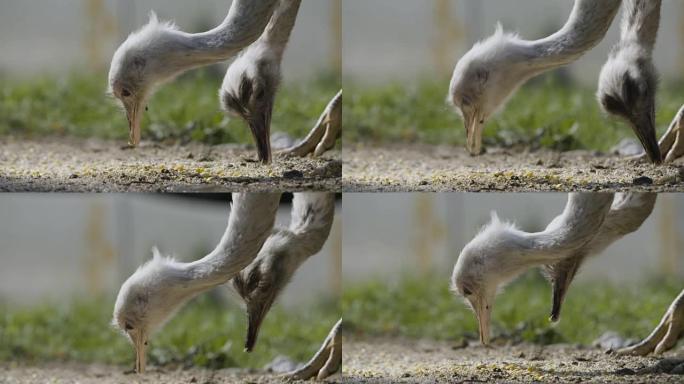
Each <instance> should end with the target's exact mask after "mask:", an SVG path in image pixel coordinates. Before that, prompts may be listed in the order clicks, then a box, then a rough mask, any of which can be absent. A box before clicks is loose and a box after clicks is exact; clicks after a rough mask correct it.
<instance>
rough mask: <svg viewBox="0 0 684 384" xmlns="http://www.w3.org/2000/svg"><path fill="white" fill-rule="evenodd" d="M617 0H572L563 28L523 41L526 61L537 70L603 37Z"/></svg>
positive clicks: (566, 60) (555, 64)
mask: <svg viewBox="0 0 684 384" xmlns="http://www.w3.org/2000/svg"><path fill="white" fill-rule="evenodd" d="M621 2H622V1H621V0H600V1H596V0H575V5H574V7H573V9H572V12H571V14H570V18H569V19H568V21H567V22H566V23H565V25H564V26H563V28H561V29H560V30H559V31H558V32H556V33H554V34H553V35H551V36H548V37H546V38H543V39H540V40H535V41H529V42H525V43H526V44H525V45H526V48H527V49H528V50H530V51H531V55H532V60H531V61H530V62H529V64H530V65H532V67H533V68H534V69H536V70H537V71H540V72H541V71H545V70H548V69H552V68H556V67H560V66H563V65H566V64H569V63H571V62H573V61H575V60H577V59H578V58H579V57H580V56H582V55H583V54H584V53H585V52H587V51H588V50H590V49H592V48H593V47H594V46H596V45H597V44H598V43H599V42H600V41H601V40H602V39H603V37H604V36H605V35H606V32H607V31H608V28H610V25H611V23H612V22H613V19H614V18H615V15H616V14H617V11H618V9H619V8H620V3H621Z"/></svg>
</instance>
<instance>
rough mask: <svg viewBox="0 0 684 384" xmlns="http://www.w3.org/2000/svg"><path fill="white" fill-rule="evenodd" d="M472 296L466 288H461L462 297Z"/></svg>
mask: <svg viewBox="0 0 684 384" xmlns="http://www.w3.org/2000/svg"><path fill="white" fill-rule="evenodd" d="M472 294H473V293H472V292H471V291H470V289H468V288H463V295H465V296H470V295H472Z"/></svg>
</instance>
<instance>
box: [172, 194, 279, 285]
mask: <svg viewBox="0 0 684 384" xmlns="http://www.w3.org/2000/svg"><path fill="white" fill-rule="evenodd" d="M233 201H234V203H233V209H232V211H231V214H230V218H229V219H228V226H227V227H226V231H225V233H224V234H223V237H222V238H221V241H220V242H219V244H218V245H217V246H216V248H215V249H214V250H213V251H212V252H211V253H209V254H208V255H207V256H205V257H203V258H201V259H199V260H197V261H193V262H190V263H177V264H176V267H175V269H176V270H177V271H176V272H177V273H179V274H181V275H182V276H183V279H182V281H183V288H184V289H185V290H187V291H188V292H192V293H195V294H196V293H199V292H202V291H205V290H209V289H211V288H214V287H216V286H218V285H221V284H225V283H226V282H228V281H229V280H230V279H232V278H233V277H235V275H237V274H238V272H240V271H241V270H242V269H244V268H245V267H246V266H247V265H249V264H250V263H251V262H252V260H254V258H255V257H256V256H257V254H258V253H259V250H260V249H261V248H262V246H263V245H264V242H265V241H266V239H267V238H268V237H269V235H270V234H271V231H272V229H273V226H274V224H275V218H276V212H277V210H278V204H279V202H280V194H277V193H250V194H246V195H240V196H238V197H236V198H235V199H234V200H233Z"/></svg>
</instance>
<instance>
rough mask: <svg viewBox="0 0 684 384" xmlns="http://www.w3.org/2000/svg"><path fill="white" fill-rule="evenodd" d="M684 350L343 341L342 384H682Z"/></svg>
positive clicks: (425, 341)
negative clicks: (643, 353) (660, 352)
mask: <svg viewBox="0 0 684 384" xmlns="http://www.w3.org/2000/svg"><path fill="white" fill-rule="evenodd" d="M673 362H674V363H675V364H676V363H684V351H679V352H669V353H666V354H665V356H664V357H663V356H660V357H654V356H647V357H638V356H621V355H617V354H615V353H606V351H602V350H600V349H598V348H590V347H583V346H578V345H569V344H557V345H550V346H539V345H533V344H520V345H508V346H499V347H494V348H485V347H482V346H480V345H478V346H465V347H464V346H463V345H457V344H456V343H449V342H437V341H430V340H418V341H417V340H405V339H389V338H369V339H356V338H350V337H347V338H345V340H344V366H343V382H345V383H461V382H469V383H473V382H486V383H489V382H492V383H531V382H550V383H682V382H684V372H680V373H676V372H672V369H673V368H672V365H673V364H671V363H673Z"/></svg>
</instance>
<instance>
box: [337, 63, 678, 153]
mask: <svg viewBox="0 0 684 384" xmlns="http://www.w3.org/2000/svg"><path fill="white" fill-rule="evenodd" d="M448 84H449V80H448V79H442V80H441V81H437V80H422V81H419V82H417V83H415V84H412V85H405V84H403V83H392V84H388V85H381V86H373V87H371V86H365V85H360V84H356V83H354V82H350V83H345V93H346V95H345V104H344V124H345V131H344V139H345V142H349V143H354V142H363V143H369V142H370V143H373V142H375V143H386V142H403V143H415V142H421V143H427V144H451V145H463V144H464V143H465V133H464V127H463V123H462V121H461V120H460V118H459V117H458V116H457V114H456V113H455V112H454V110H453V108H452V107H451V106H447V103H446V101H445V100H446V96H447V92H448ZM661 88H662V89H661V91H659V95H658V105H657V124H658V125H657V126H658V127H659V128H660V129H659V132H660V133H662V132H664V131H665V129H666V127H667V125H669V123H670V121H671V120H672V118H673V117H674V115H675V113H676V112H677V111H678V110H679V108H680V107H681V105H682V103H684V86H674V85H671V84H670V85H665V84H663V86H662V87H661ZM594 93H595V90H594V89H593V88H592V89H587V88H579V87H572V86H566V85H562V84H561V82H560V81H559V80H555V79H554V77H553V76H551V75H546V76H542V77H541V78H539V79H536V80H535V81H533V82H531V83H529V84H527V85H526V86H524V87H522V88H521V89H520V90H519V91H518V92H517V93H516V94H515V95H514V96H513V97H512V98H511V99H510V101H509V102H508V104H507V105H506V107H505V108H504V109H503V110H502V111H501V112H500V113H499V114H498V115H496V116H495V117H494V118H492V119H490V121H489V122H488V123H487V125H486V128H485V130H484V140H485V143H487V144H489V145H491V144H497V145H503V146H510V145H516V144H523V145H531V146H533V147H539V146H541V147H546V148H553V149H558V150H570V149H594V150H601V151H606V150H609V149H610V148H611V147H612V146H614V145H615V144H617V143H618V142H619V141H620V139H622V138H625V137H634V138H636V136H635V135H634V134H633V133H632V131H631V130H630V128H629V127H627V125H625V124H623V123H621V122H619V121H616V120H615V119H613V118H608V117H607V116H605V115H604V114H603V113H602V112H601V111H600V108H599V106H598V103H597V102H596V97H595V96H594Z"/></svg>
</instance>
